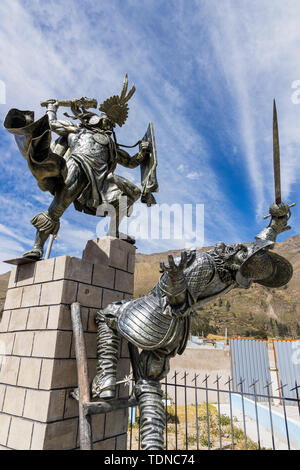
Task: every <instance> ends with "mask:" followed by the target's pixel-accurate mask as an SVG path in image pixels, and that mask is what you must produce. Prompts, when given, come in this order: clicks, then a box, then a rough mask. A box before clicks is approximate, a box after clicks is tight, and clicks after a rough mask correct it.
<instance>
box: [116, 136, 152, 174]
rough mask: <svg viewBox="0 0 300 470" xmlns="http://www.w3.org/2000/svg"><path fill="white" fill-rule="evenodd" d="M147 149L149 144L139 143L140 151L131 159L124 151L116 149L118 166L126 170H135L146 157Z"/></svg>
mask: <svg viewBox="0 0 300 470" xmlns="http://www.w3.org/2000/svg"><path fill="white" fill-rule="evenodd" d="M148 149H149V142H141V144H140V151H139V152H138V153H136V154H135V155H134V156H133V157H131V156H130V155H129V153H127V152H126V151H125V150H123V149H119V148H118V149H117V153H118V163H120V165H122V166H125V167H126V168H136V167H137V166H139V165H140V164H141V163H142V162H143V161H144V159H145V158H146V157H147V154H148V152H149V150H148Z"/></svg>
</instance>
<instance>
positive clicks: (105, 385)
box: [92, 317, 120, 399]
mask: <svg viewBox="0 0 300 470" xmlns="http://www.w3.org/2000/svg"><path fill="white" fill-rule="evenodd" d="M96 322H97V323H98V333H97V357H98V364H97V375H96V376H95V378H94V380H93V384H92V394H93V397H94V398H96V397H98V398H104V399H109V398H114V397H115V394H116V374H117V363H118V354H119V346H120V337H119V335H118V333H117V332H116V331H115V330H114V329H112V328H111V327H110V326H108V325H107V324H106V323H105V321H104V320H103V319H99V317H98V318H97V319H96Z"/></svg>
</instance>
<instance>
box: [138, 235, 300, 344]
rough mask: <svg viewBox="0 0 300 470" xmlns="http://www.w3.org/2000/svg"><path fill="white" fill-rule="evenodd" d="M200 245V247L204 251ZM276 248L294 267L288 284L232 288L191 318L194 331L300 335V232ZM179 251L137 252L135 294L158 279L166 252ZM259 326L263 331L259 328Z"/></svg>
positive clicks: (175, 252)
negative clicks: (272, 287)
mask: <svg viewBox="0 0 300 470" xmlns="http://www.w3.org/2000/svg"><path fill="white" fill-rule="evenodd" d="M205 250H207V248H203V249H201V250H199V251H205ZM275 251H276V252H277V253H279V254H281V255H282V256H284V257H286V258H287V259H288V260H289V261H290V262H291V263H292V265H293V267H294V276H293V278H292V280H291V281H290V282H289V284H288V286H285V287H283V288H280V289H269V288H266V287H263V286H260V285H258V284H254V285H253V286H252V287H251V288H250V289H248V290H244V289H235V290H233V291H231V292H229V293H228V294H226V295H225V296H223V297H222V298H218V299H215V300H214V301H213V303H212V304H208V305H207V306H206V307H205V309H204V310H202V311H201V310H200V311H199V312H198V317H197V319H194V320H193V333H194V334H201V333H202V332H203V333H204V335H206V334H208V333H215V334H220V335H224V332H225V328H228V334H229V335H230V336H234V335H241V336H256V335H257V334H263V332H266V333H267V334H268V335H269V336H273V337H300V289H299V286H300V235H295V236H293V237H290V238H288V239H287V240H286V241H284V242H282V243H278V244H277V245H276V249H275ZM179 253H180V251H169V252H164V253H155V254H152V255H143V254H137V259H136V261H137V262H136V271H135V297H138V296H141V295H144V294H145V293H146V292H148V291H149V289H151V287H153V286H154V284H155V283H156V282H157V281H158V279H159V276H160V273H159V261H161V260H162V261H166V260H167V256H168V254H173V255H175V256H176V255H178V254H179ZM260 330H262V331H260Z"/></svg>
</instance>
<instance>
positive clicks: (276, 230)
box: [255, 202, 291, 243]
mask: <svg viewBox="0 0 300 470" xmlns="http://www.w3.org/2000/svg"><path fill="white" fill-rule="evenodd" d="M270 214H271V222H270V223H269V225H268V227H266V228H264V229H263V230H262V231H261V232H260V233H259V234H258V235H256V237H255V238H256V239H257V240H270V241H272V242H274V243H275V242H276V238H277V235H279V234H280V233H282V232H286V231H287V230H290V229H291V227H290V226H289V225H287V222H288V220H289V218H290V216H291V210H290V208H289V206H288V205H287V204H285V203H284V202H281V203H280V204H275V203H274V204H272V205H271V206H270Z"/></svg>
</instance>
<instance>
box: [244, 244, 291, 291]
mask: <svg viewBox="0 0 300 470" xmlns="http://www.w3.org/2000/svg"><path fill="white" fill-rule="evenodd" d="M273 244H274V242H272V241H270V240H256V241H255V242H254V243H251V245H249V246H248V247H247V249H248V256H247V259H246V260H245V261H244V262H243V264H242V265H241V266H240V269H239V270H238V272H237V274H236V281H237V283H238V284H239V285H241V286H242V287H244V288H248V287H250V285H251V282H257V283H258V284H261V285H263V286H266V287H282V286H284V285H285V284H287V283H288V282H289V281H290V280H291V278H292V275H293V266H292V265H291V263H290V262H289V261H288V260H287V259H285V258H283V257H282V256H280V255H278V254H277V253H274V252H272V251H270V250H266V249H265V248H268V247H270V246H271V245H273Z"/></svg>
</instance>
